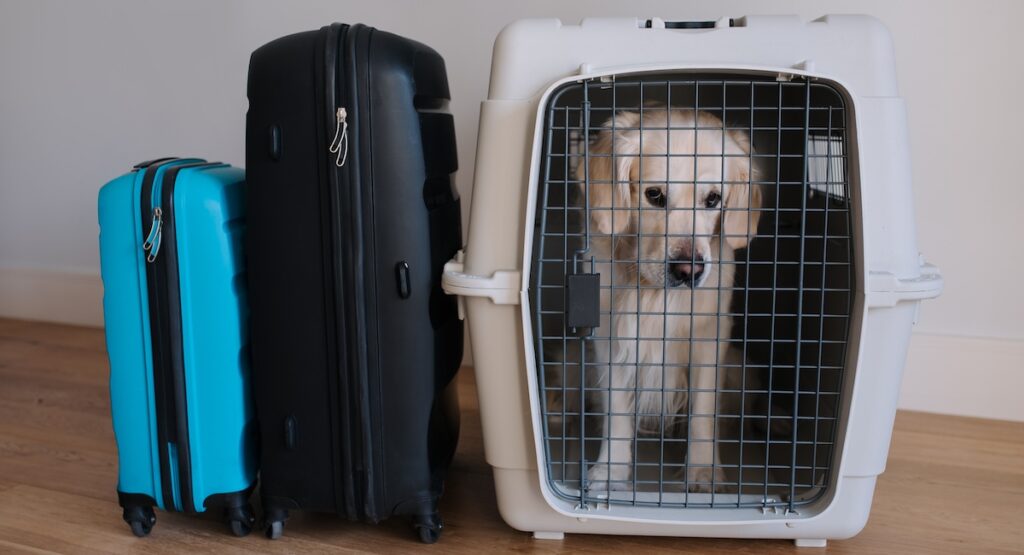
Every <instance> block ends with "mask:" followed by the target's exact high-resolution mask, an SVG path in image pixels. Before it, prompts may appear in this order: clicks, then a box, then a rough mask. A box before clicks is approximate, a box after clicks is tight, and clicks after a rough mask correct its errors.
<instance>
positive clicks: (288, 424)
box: [284, 415, 297, 451]
mask: <svg viewBox="0 0 1024 555" xmlns="http://www.w3.org/2000/svg"><path fill="white" fill-rule="evenodd" d="M295 428H296V423H295V416H294V415H288V416H286V417H285V419H284V448H285V449H287V450H289V451H291V450H292V449H294V448H295V435H296V432H297V430H296V429H295Z"/></svg>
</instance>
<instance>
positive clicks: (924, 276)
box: [867, 261, 943, 307]
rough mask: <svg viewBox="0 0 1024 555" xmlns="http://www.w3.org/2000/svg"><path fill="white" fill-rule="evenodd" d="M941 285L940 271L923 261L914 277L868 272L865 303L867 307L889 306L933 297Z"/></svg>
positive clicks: (940, 288) (939, 290)
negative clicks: (918, 272)
mask: <svg viewBox="0 0 1024 555" xmlns="http://www.w3.org/2000/svg"><path fill="white" fill-rule="evenodd" d="M942 286H943V282H942V272H940V271H939V269H938V268H937V267H935V266H934V265H932V264H928V263H926V262H924V261H922V262H921V272H920V274H919V275H918V276H916V277H911V278H900V277H897V276H896V275H895V274H893V273H891V272H869V273H868V291H867V293H868V295H867V301H868V303H867V304H868V306H869V307H890V306H896V303H899V302H903V301H920V300H924V299H934V298H935V297H938V296H939V294H940V293H942Z"/></svg>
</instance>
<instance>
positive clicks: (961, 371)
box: [899, 333, 1024, 422]
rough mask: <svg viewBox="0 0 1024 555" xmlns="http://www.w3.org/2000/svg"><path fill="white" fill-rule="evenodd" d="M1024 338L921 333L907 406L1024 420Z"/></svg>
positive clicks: (913, 352)
mask: <svg viewBox="0 0 1024 555" xmlns="http://www.w3.org/2000/svg"><path fill="white" fill-rule="evenodd" d="M1021 391H1024V340H1019V339H992V338H986V337H965V336H957V335H938V334H926V333H919V334H914V335H913V337H912V339H911V340H910V350H909V352H908V353H907V366H906V371H905V372H904V374H903V387H902V388H901V389H900V403H899V407H900V408H901V409H909V410H920V411H925V412H937V413H942V414H955V415H958V416H977V417H982V418H997V419H1000V420H1014V421H1018V422H1022V421H1024V403H1021V400H1020V399H1021V393H1020V392H1021Z"/></svg>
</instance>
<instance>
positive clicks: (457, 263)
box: [441, 250, 522, 320]
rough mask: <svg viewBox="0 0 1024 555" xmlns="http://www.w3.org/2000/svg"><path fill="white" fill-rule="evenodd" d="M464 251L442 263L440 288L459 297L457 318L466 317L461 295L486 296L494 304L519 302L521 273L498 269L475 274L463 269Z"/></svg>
mask: <svg viewBox="0 0 1024 555" xmlns="http://www.w3.org/2000/svg"><path fill="white" fill-rule="evenodd" d="M465 256H466V255H465V253H464V252H463V251H461V250H460V251H459V252H458V253H456V254H455V258H453V259H451V260H449V261H448V262H447V263H446V264H445V265H444V273H443V274H442V276H441V288H442V289H444V292H445V293H447V294H449V295H458V297H459V319H460V320H463V319H465V317H466V310H465V307H464V305H463V301H462V299H463V297H488V298H489V299H491V301H493V302H494V304H519V295H520V293H521V291H520V283H521V281H522V278H521V274H520V273H519V272H518V271H517V270H498V271H496V272H494V273H493V274H491V275H490V276H476V275H472V274H467V273H465V272H464V271H463V268H464V263H463V261H464V260H465Z"/></svg>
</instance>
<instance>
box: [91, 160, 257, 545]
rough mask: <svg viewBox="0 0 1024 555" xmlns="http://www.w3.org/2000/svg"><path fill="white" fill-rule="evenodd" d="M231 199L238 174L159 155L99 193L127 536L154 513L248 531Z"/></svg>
mask: <svg viewBox="0 0 1024 555" xmlns="http://www.w3.org/2000/svg"><path fill="white" fill-rule="evenodd" d="M243 188H244V173H243V171H242V170H241V169H238V168H233V167H231V166H228V165H227V164H221V163H217V162H213V163H207V162H206V161H205V160H201V159H196V158H186V159H177V158H164V159H159V160H154V161H151V162H144V163H142V164H139V165H137V166H135V168H133V169H132V171H131V172H129V173H127V174H124V175H122V176H121V177H118V178H117V179H115V180H113V181H111V182H110V183H107V184H106V185H105V186H104V187H103V188H102V189H101V190H100V194H99V221H100V262H101V270H102V275H103V286H104V295H103V310H104V317H105V323H106V337H107V351H108V353H109V356H110V400H111V412H112V413H113V422H114V435H115V436H116V438H117V449H118V461H119V465H118V466H119V468H118V485H117V491H118V500H119V502H120V504H121V506H122V507H123V508H124V519H125V521H126V522H127V523H128V524H129V525H130V526H131V528H132V532H134V533H135V535H137V536H145V535H147V534H148V533H149V532H150V529H151V528H152V526H153V524H154V523H155V521H156V518H155V516H154V513H153V508H152V507H153V506H154V505H155V506H158V507H160V508H162V509H164V510H168V511H181V512H188V513H201V512H205V511H207V510H210V509H213V508H215V507H216V508H219V509H222V510H223V511H224V518H225V520H226V521H227V522H228V524H229V525H230V527H231V530H232V532H234V533H235V534H236V535H245V534H247V533H248V532H249V530H250V528H251V526H252V523H253V517H252V509H251V507H250V506H249V504H248V499H249V495H250V493H251V491H252V489H253V487H254V485H255V482H256V472H257V463H256V455H257V453H256V444H255V441H256V440H257V437H256V429H255V419H254V418H253V409H252V401H251V396H250V393H249V387H250V384H249V379H250V377H249V368H248V338H247V335H248V330H247V329H246V318H247V307H246V304H245V276H244V263H243V259H242V255H243V249H242V237H243V235H244V230H245V219H244V212H243V211H244V208H245V207H244V197H243Z"/></svg>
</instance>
